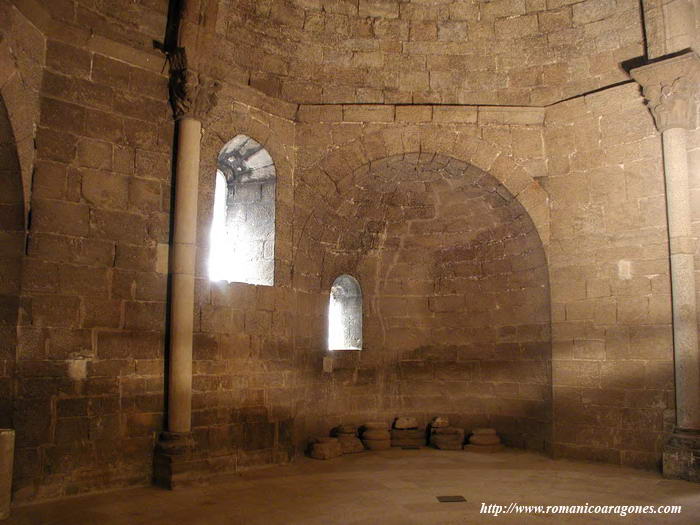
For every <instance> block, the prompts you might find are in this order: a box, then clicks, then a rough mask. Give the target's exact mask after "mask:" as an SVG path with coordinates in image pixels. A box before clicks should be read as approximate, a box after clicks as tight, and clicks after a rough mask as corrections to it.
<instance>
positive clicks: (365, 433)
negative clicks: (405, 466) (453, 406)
mask: <svg viewBox="0 0 700 525" xmlns="http://www.w3.org/2000/svg"><path fill="white" fill-rule="evenodd" d="M464 436H465V431H464V429H463V428H459V427H453V426H450V422H449V420H448V419H447V418H446V417H442V416H438V417H434V418H433V419H432V421H431V422H430V424H429V425H428V427H427V429H426V428H425V427H422V426H421V425H419V424H418V421H417V420H416V418H413V417H397V418H396V419H395V420H394V422H393V424H392V425H391V427H390V428H389V425H387V424H386V423H384V422H381V421H370V422H368V423H365V424H364V425H360V426H359V427H358V426H357V425H353V424H342V425H340V426H338V427H336V428H334V429H333V430H332V432H331V436H330V437H325V436H324V437H317V438H314V439H313V440H312V441H311V448H310V455H311V457H312V458H316V459H332V458H335V457H338V456H341V455H343V454H354V453H357V452H364V451H365V450H387V449H389V448H391V447H401V448H411V449H413V448H420V447H423V446H426V444H428V445H430V446H432V447H434V448H437V449H440V450H467V451H469V452H486V453H492V452H498V451H500V450H503V444H502V443H501V438H500V437H499V436H498V433H497V432H496V430H495V429H493V428H476V429H474V430H472V432H471V433H470V434H469V435H468V439H467V443H466V444H465V440H464Z"/></svg>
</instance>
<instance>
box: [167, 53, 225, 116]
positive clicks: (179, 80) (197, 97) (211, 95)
mask: <svg viewBox="0 0 700 525" xmlns="http://www.w3.org/2000/svg"><path fill="white" fill-rule="evenodd" d="M168 60H169V62H170V104H171V105H172V107H173V116H174V117H175V120H179V119H181V118H185V117H189V118H194V119H197V120H199V121H203V120H204V119H206V117H207V115H208V114H209V112H210V111H211V110H212V108H213V107H214V106H215V105H216V102H217V96H218V93H219V90H220V89H221V85H220V84H219V83H218V82H216V81H215V80H213V79H211V78H209V77H207V76H205V75H203V74H201V73H196V72H194V71H193V70H192V69H190V68H189V67H188V63H187V53H186V51H185V48H184V47H178V48H176V49H175V50H174V51H172V52H170V53H168Z"/></svg>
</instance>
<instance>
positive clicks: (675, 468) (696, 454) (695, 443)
mask: <svg viewBox="0 0 700 525" xmlns="http://www.w3.org/2000/svg"><path fill="white" fill-rule="evenodd" d="M663 476H664V477H665V478H671V479H684V480H686V481H694V482H696V483H700V431H697V430H684V429H680V428H677V429H676V430H674V432H673V434H671V437H670V438H669V440H668V441H667V442H666V445H665V446H664V452H663Z"/></svg>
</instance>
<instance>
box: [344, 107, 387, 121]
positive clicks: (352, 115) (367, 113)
mask: <svg viewBox="0 0 700 525" xmlns="http://www.w3.org/2000/svg"><path fill="white" fill-rule="evenodd" d="M343 120H344V121H345V122H393V120H394V107H393V106H368V105H357V106H343Z"/></svg>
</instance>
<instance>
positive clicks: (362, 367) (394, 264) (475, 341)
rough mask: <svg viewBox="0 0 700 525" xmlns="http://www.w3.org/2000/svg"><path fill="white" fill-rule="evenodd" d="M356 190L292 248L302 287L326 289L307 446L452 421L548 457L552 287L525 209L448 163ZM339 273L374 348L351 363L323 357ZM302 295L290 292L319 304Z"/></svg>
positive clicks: (368, 174) (486, 178)
mask: <svg viewBox="0 0 700 525" xmlns="http://www.w3.org/2000/svg"><path fill="white" fill-rule="evenodd" d="M350 179H352V180H349V181H343V186H342V188H340V191H339V192H338V193H336V194H335V198H329V197H328V196H327V195H326V196H325V197H324V198H323V199H320V198H319V202H318V203H317V206H316V207H315V208H314V210H313V212H312V215H313V217H312V218H305V220H306V221H307V222H306V224H308V223H309V221H310V222H315V223H318V224H321V225H323V229H322V234H321V235H318V236H316V238H315V237H314V235H313V234H312V233H310V232H311V231H312V230H310V229H308V228H307V230H305V234H303V235H302V236H301V237H300V238H299V240H298V241H297V243H296V245H295V264H294V268H295V275H296V272H300V273H301V272H303V273H305V274H306V275H307V276H308V275H309V274H312V273H313V272H316V273H317V275H318V276H320V278H321V282H322V287H325V290H321V293H320V294H319V295H320V297H319V301H318V303H319V308H318V311H317V312H315V314H316V316H317V317H318V318H319V319H317V320H313V321H312V320H311V319H309V318H308V317H304V316H302V317H301V318H300V322H299V324H298V325H297V329H298V333H300V334H306V335H305V336H304V337H302V338H298V340H308V341H312V343H310V344H309V346H308V347H307V348H305V349H304V350H303V351H304V352H306V353H307V354H308V356H309V359H310V360H311V361H312V362H314V363H315V365H314V366H313V367H309V369H308V372H307V373H308V374H309V377H308V378H307V380H308V388H310V389H312V391H313V395H312V394H311V392H309V395H307V396H306V399H312V400H314V401H312V402H310V403H308V405H307V406H306V410H305V417H304V420H305V421H306V428H305V429H304V430H303V432H305V433H306V435H309V434H311V433H325V432H326V431H327V430H328V429H330V428H331V427H333V426H334V425H336V424H338V423H341V422H346V421H347V422H353V423H362V422H364V421H366V420H369V419H384V420H386V421H389V420H390V419H391V418H393V417H394V416H397V415H410V416H415V417H417V418H418V419H419V420H422V421H423V423H427V422H428V420H429V419H430V418H431V417H433V416H435V415H447V416H449V417H450V420H451V422H453V423H454V424H456V425H458V426H462V427H464V428H466V429H467V430H470V429H471V428H473V427H477V426H485V425H486V426H493V427H495V428H497V429H498V430H499V432H500V433H501V434H502V435H503V437H504V441H505V442H506V444H509V445H511V446H517V447H525V448H530V449H535V450H546V449H548V447H549V443H550V440H551V411H552V408H551V335H550V298H549V277H548V271H547V264H546V258H545V253H544V249H543V246H542V243H541V241H540V238H539V236H538V233H537V231H536V229H535V227H534V225H533V222H532V220H531V218H530V216H529V215H528V214H527V212H526V211H525V209H524V208H523V207H522V205H521V204H520V203H519V202H518V200H517V199H515V198H514V197H513V196H512V195H511V194H510V193H509V192H508V191H507V190H506V189H505V187H503V185H501V184H500V183H499V182H498V181H497V180H496V179H495V178H494V177H492V176H491V175H489V174H488V173H485V172H484V171H482V170H480V169H478V168H476V167H474V166H472V165H470V164H467V163H464V162H461V161H458V160H456V159H454V158H449V157H444V156H439V155H438V156H436V155H426V154H420V155H419V154H408V155H405V156H397V157H391V158H387V159H384V160H381V161H379V162H373V163H372V164H371V165H369V166H364V167H362V168H360V169H358V170H356V171H355V173H354V174H353V176H352V177H350ZM342 273H348V274H351V275H354V276H356V277H357V279H358V281H359V283H360V285H361V286H362V290H363V295H364V301H363V307H364V341H365V342H364V345H363V350H361V351H359V352H352V353H351V354H352V355H350V353H346V352H335V353H333V352H331V353H328V352H327V348H326V346H325V345H319V344H317V342H321V341H325V340H326V339H325V337H324V336H325V334H324V333H322V331H321V330H322V329H323V328H322V327H324V326H325V324H324V323H323V322H322V318H323V317H324V316H325V315H326V311H325V309H326V308H327V303H328V293H329V290H330V286H331V284H332V282H333V279H334V278H335V277H337V276H338V275H340V274H342ZM305 282H308V279H306V280H301V279H299V280H298V281H296V282H295V283H294V284H295V288H297V290H298V291H301V292H307V293H314V290H312V289H310V288H308V287H307V289H305V284H304V283H305ZM319 328H320V330H319ZM310 331H311V333H309V332H310ZM329 356H330V357H331V359H332V360H333V367H332V368H333V371H332V372H330V373H323V372H322V371H321V370H322V366H321V364H320V361H321V360H322V359H323V358H324V357H329ZM316 365H318V366H316ZM305 382H306V381H305Z"/></svg>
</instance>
